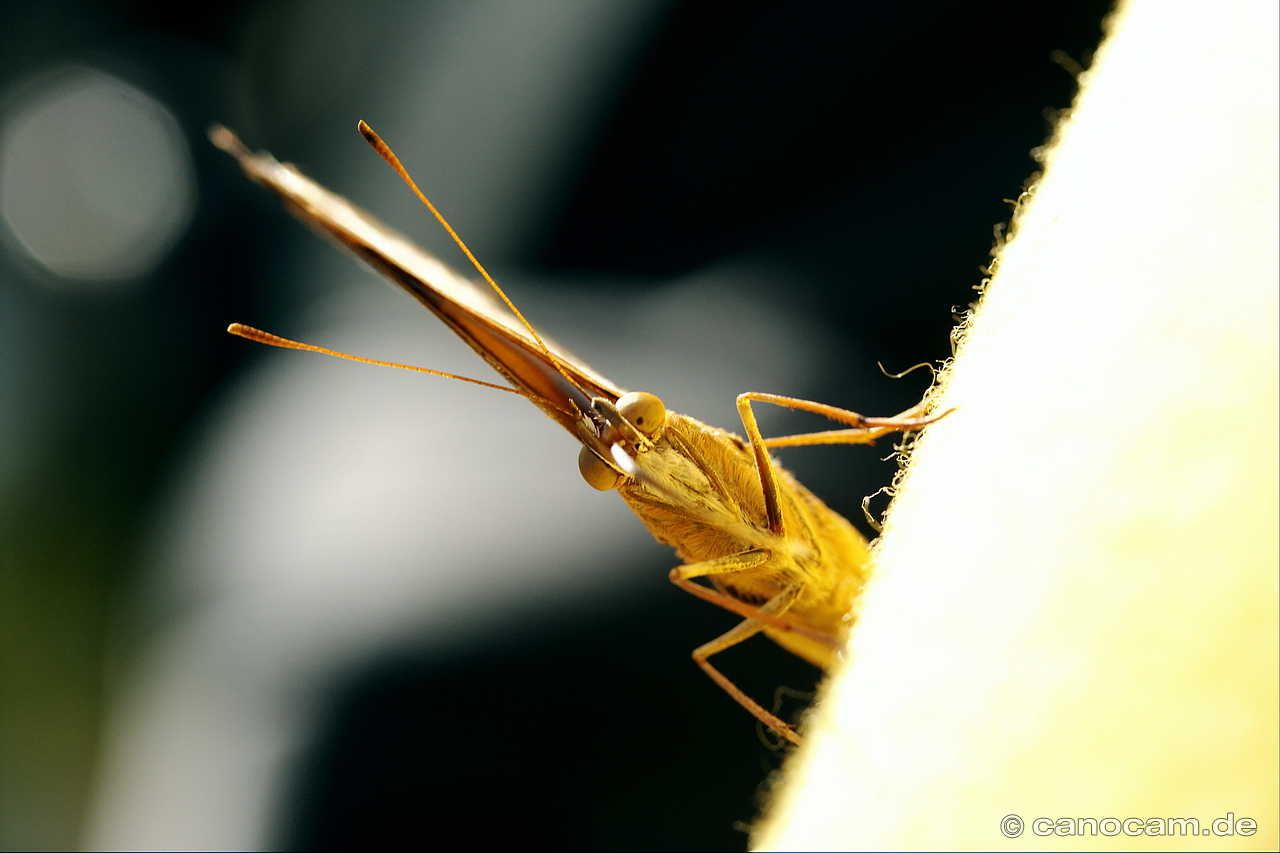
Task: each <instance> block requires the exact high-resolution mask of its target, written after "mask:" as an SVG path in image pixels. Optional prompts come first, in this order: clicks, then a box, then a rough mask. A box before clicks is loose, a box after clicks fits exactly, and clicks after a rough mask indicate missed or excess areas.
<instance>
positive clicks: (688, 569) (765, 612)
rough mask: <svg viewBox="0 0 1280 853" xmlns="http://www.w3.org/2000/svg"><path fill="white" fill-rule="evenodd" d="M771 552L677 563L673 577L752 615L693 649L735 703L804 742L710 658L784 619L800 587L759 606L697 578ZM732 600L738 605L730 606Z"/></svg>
mask: <svg viewBox="0 0 1280 853" xmlns="http://www.w3.org/2000/svg"><path fill="white" fill-rule="evenodd" d="M768 559H769V555H768V554H767V553H765V552H763V551H759V550H756V551H746V552H744V553H742V554H731V555H729V556H728V557H721V558H719V559H715V560H704V561H702V562H699V563H690V564H688V565H684V566H677V567H676V568H674V569H672V570H671V580H672V581H673V582H675V584H676V585H677V586H679V587H680V588H681V589H684V590H687V591H689V592H692V593H693V594H694V595H697V596H698V597H699V598H703V599H706V600H708V601H711V602H712V603H713V604H718V605H720V606H721V607H726V608H727V609H729V610H732V611H734V612H738V613H742V612H744V611H745V612H746V613H748V614H754V615H749V616H748V618H746V619H744V620H743V621H742V622H739V623H738V624H737V625H735V626H734V627H733V628H730V629H729V630H728V631H726V632H724V633H723V634H721V635H720V636H719V637H716V638H715V639H714V640H712V641H711V642H709V643H703V644H702V645H701V646H699V647H698V648H696V649H694V650H693V660H694V663H696V664H697V665H698V666H699V667H701V669H702V671H703V672H705V673H706V674H707V675H708V676H709V677H710V678H711V680H712V681H714V682H715V683H716V684H718V685H720V689H721V690H723V691H724V692H725V693H728V694H729V695H730V696H731V697H732V698H733V700H734V701H735V702H737V703H738V704H739V705H741V706H742V707H743V708H746V709H747V711H749V712H750V713H751V715H752V716H753V717H755V718H756V719H757V720H759V721H760V722H762V723H764V724H765V725H766V726H768V727H769V728H771V729H773V730H774V731H775V732H777V733H778V734H779V735H781V736H782V737H784V738H786V739H787V740H789V741H791V742H792V743H794V744H797V745H798V744H799V743H800V737H799V736H798V735H796V734H795V732H793V731H791V727H790V726H789V725H787V724H786V723H784V722H783V721H782V720H780V719H778V717H776V716H774V715H773V714H771V713H769V712H768V711H766V710H765V709H764V708H763V707H762V706H761V705H760V703H759V702H757V701H756V700H754V699H752V698H751V697H750V696H748V695H747V694H746V693H744V692H743V691H742V689H741V688H740V687H738V685H736V684H734V683H733V682H732V681H730V680H729V679H728V678H727V677H725V675H724V674H723V673H721V672H720V670H718V669H716V668H715V667H714V666H712V665H711V663H710V662H709V661H708V660H707V659H708V658H709V657H711V656H712V655H714V654H717V653H719V652H722V651H724V650H725V649H727V648H730V647H731V646H736V645H737V644H738V643H741V642H742V641H743V640H746V639H748V638H749V637H753V636H755V635H756V634H758V633H760V632H761V631H762V630H764V628H765V626H766V624H772V623H774V622H775V621H778V622H782V621H784V620H779V619H777V617H779V616H781V615H782V614H783V613H785V612H786V610H787V608H788V607H790V606H791V604H792V602H794V601H795V599H796V596H797V595H798V594H799V589H786V590H783V591H782V592H780V593H778V594H777V595H775V596H774V597H773V598H771V599H769V600H768V601H766V602H765V603H764V604H762V605H760V606H759V607H756V606H754V605H750V604H747V603H745V602H741V601H737V600H736V599H733V598H730V597H729V596H727V595H724V594H723V593H721V592H719V591H718V590H714V589H710V588H709V587H705V586H702V585H700V584H696V583H694V582H693V580H692V579H693V578H695V577H705V576H708V575H716V574H727V573H731V572H738V571H742V570H743V569H749V568H755V567H757V566H759V565H762V564H763V563H765V562H767V561H768ZM730 603H732V605H734V606H730Z"/></svg>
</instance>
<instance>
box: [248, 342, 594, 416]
mask: <svg viewBox="0 0 1280 853" xmlns="http://www.w3.org/2000/svg"><path fill="white" fill-rule="evenodd" d="M227 331H228V332H230V333H231V334H233V335H236V336H237V337H241V338H245V339H246V340H250V341H256V342H257V343H260V344H266V345H268V346H273V347H281V348H282V349H300V350H305V351H306V352H318V353H321V354H322V355H331V356H334V357H335V358H345V359H346V360H347V361H358V362H360V363H361V364H376V365H378V366H379V367H398V368H400V369H401V370H412V371H414V372H415V373H430V374H431V375H432V376H443V377H444V378H445V379H457V380H458V381H459V382H470V383H471V384H472V385H482V386H484V387H485V388H494V389H496V390H498V391H506V392H507V393H508V394H515V395H517V396H520V397H525V398H527V399H529V400H533V401H534V402H535V403H537V404H539V405H551V404H550V403H549V402H548V401H547V400H544V399H542V398H541V397H538V396H536V395H534V394H530V393H528V392H527V391H521V390H520V389H519V388H508V387H507V386H505V385H495V384H494V383H492V382H485V381H484V380H482V379H472V378H470V377H468V376H459V375H458V374H456V373H445V372H444V371H443V370H432V369H431V368H429V367H418V366H416V365H413V364H398V363H396V362H394V361H378V360H377V359H376V358H364V357H362V356H358V355H349V354H347V353H345V352H338V351H337V350H332V349H325V348H324V347H318V346H316V345H315V344H304V343H302V342H300V341H291V340H289V339H288V338H282V337H280V336H279V335H273V334H271V333H270V332H264V331H262V330H261V329H255V328H253V326H246V325H244V324H242V323H232V324H231V325H230V326H227ZM552 408H555V409H556V410H558V411H561V412H564V414H566V415H569V416H570V417H572V416H573V413H572V412H565V411H564V409H561V408H560V407H559V406H554V405H553V406H552Z"/></svg>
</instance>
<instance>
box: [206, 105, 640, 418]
mask: <svg viewBox="0 0 1280 853" xmlns="http://www.w3.org/2000/svg"><path fill="white" fill-rule="evenodd" d="M209 138H210V139H211V140H213V143H214V144H215V145H217V146H218V147H219V148H221V149H222V150H224V151H226V152H227V153H228V154H231V155H232V156H233V157H235V158H236V160H238V161H239V163H240V166H241V168H242V169H244V171H245V174H247V175H248V176H249V177H250V178H252V179H253V180H254V181H256V182H257V183H259V184H262V185H263V186H265V187H267V188H268V189H270V190H271V191H273V192H274V193H276V195H278V196H280V198H281V199H282V200H283V201H284V203H285V206H286V207H288V208H289V209H290V210H291V211H292V212H293V214H294V215H295V216H297V217H298V218H299V219H301V220H302V221H303V222H305V223H306V224H307V225H309V226H311V227H312V228H315V229H317V230H318V231H320V232H321V233H322V234H325V235H327V236H328V237H331V238H332V239H333V240H335V241H336V242H337V243H338V244H339V245H340V246H342V247H344V248H346V249H347V250H348V251H350V252H351V253H352V254H354V255H356V257H358V258H360V259H361V260H363V261H364V262H365V263H367V264H369V266H371V267H373V268H374V269H375V270H377V271H378V272H380V273H382V274H383V275H384V276H386V277H387V278H388V279H390V280H391V281H393V282H395V283H396V284H397V285H399V286H400V287H401V288H403V289H404V290H405V291H406V292H408V293H409V294H410V295H411V296H413V297H414V298H415V299H417V300H418V301H419V302H421V303H422V304H423V305H425V306H426V307H427V308H428V309H429V310H430V311H431V312H432V313H433V314H435V315H436V316H437V317H439V318H440V319H441V320H442V321H443V322H444V323H445V324H446V325H447V326H448V327H449V328H451V329H453V331H454V332H455V333H456V334H457V335H458V337H460V338H462V339H463V340H464V341H466V342H467V343H468V344H469V345H470V346H471V348H472V349H474V350H475V351H476V352H477V353H479V355H480V357H481V358H483V359H484V360H485V361H487V362H489V365H490V366H491V367H493V369H494V370H496V371H498V373H500V374H502V375H503V376H504V377H506V379H507V381H508V382H510V383H511V384H512V385H513V386H514V387H516V388H519V389H520V390H522V391H526V392H528V393H529V394H531V395H533V396H534V398H535V399H534V403H536V404H537V405H538V406H539V407H540V408H541V409H542V410H543V411H545V412H546V413H547V415H548V416H550V417H551V418H552V419H553V420H555V421H557V422H558V423H559V424H560V425H561V426H563V427H564V428H565V429H567V430H568V431H569V432H570V433H572V434H574V435H575V436H577V435H578V418H577V417H575V416H574V415H573V413H574V412H584V411H588V410H590V409H591V401H590V398H591V397H603V398H605V399H607V400H609V401H610V402H615V401H616V400H617V399H618V397H620V396H622V394H623V393H625V392H624V390H623V389H621V388H619V387H618V386H617V385H615V384H614V383H612V382H610V381H609V380H608V379H606V378H604V377H603V376H601V375H600V374H599V373H596V372H595V371H594V370H592V369H591V368H590V367H589V366H587V365H586V364H584V363H582V362H581V361H580V360H579V359H577V358H576V357H574V356H572V355H570V354H569V353H568V352H566V351H565V350H564V349H563V348H562V347H559V346H557V345H556V344H555V343H553V342H551V341H548V340H547V339H546V338H545V337H543V340H544V341H545V342H546V344H547V346H548V347H549V348H550V349H551V350H552V351H553V352H554V353H555V358H556V360H558V361H559V366H560V368H562V369H563V370H564V374H568V376H569V377H570V378H572V380H573V382H572V383H571V382H569V381H568V380H567V379H566V378H565V375H564V374H562V373H561V372H560V370H558V369H557V366H556V363H555V362H554V361H553V360H552V357H551V356H550V355H549V354H548V351H547V350H546V349H544V348H543V347H541V346H540V345H539V344H538V342H537V341H535V340H534V339H533V336H532V335H531V334H530V333H529V332H528V330H527V329H525V328H524V326H522V325H521V324H520V322H519V320H518V319H517V318H516V317H515V316H514V315H512V314H511V313H510V311H508V310H507V309H506V308H505V306H502V305H501V304H500V303H498V302H497V300H495V299H493V298H491V297H490V296H489V294H488V293H486V292H485V291H483V290H481V289H480V288H479V287H477V286H476V285H475V284H474V283H473V282H471V281H470V280H469V279H466V278H464V277H462V276H460V275H458V274H457V273H456V272H454V271H453V270H452V269H450V268H449V267H448V266H446V265H445V264H443V263H441V262H440V261H439V260H438V259H436V258H435V257H434V256H432V255H430V254H428V253H427V252H424V251H423V250H422V249H420V248H418V247H417V246H415V245H414V244H413V243H412V242H410V241H409V240H408V239H407V238H405V237H404V236H403V235H401V234H399V233H398V232H396V231H395V230H394V229H392V228H389V227H387V226H386V225H384V224H383V223H382V222H380V221H379V220H378V219H376V218H375V217H373V216H372V215H370V214H369V213H368V212H366V211H364V210H362V209H361V208H359V207H356V206H355V205H353V204H352V203H351V202H349V201H347V200H346V199H344V198H342V197H341V196H339V195H335V194H334V193H331V192H329V191H328V190H327V189H325V188H324V187H322V186H320V185H319V184H317V183H316V182H315V181H313V180H311V179H310V178H308V177H307V176H306V175H304V174H302V173H301V172H299V171H298V170H297V169H296V168H294V167H293V166H290V165H288V164H284V163H279V162H277V161H276V159H275V158H274V157H272V156H271V155H270V154H265V153H263V154H255V153H253V152H251V151H249V150H248V149H247V148H246V147H245V146H244V144H243V143H241V142H240V140H239V139H238V138H237V137H236V136H235V134H233V133H232V132H231V131H229V130H227V129H226V128H224V127H221V126H215V127H214V128H213V129H212V130H211V131H210V133H209Z"/></svg>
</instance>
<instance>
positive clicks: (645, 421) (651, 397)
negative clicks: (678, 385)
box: [617, 391, 667, 438]
mask: <svg viewBox="0 0 1280 853" xmlns="http://www.w3.org/2000/svg"><path fill="white" fill-rule="evenodd" d="M617 406H618V414H620V415H622V416H623V417H624V418H626V419H627V421H628V422H630V424H631V425H632V426H634V427H635V428H636V429H638V430H640V434H641V435H643V436H644V437H645V438H654V437H655V436H657V435H658V433H660V432H662V428H663V427H665V426H666V425H667V407H666V406H664V405H663V404H662V401H661V400H659V399H658V397H657V395H655V394H650V393H648V392H647V391H628V392H627V393H626V394H623V395H622V396H621V397H619V398H618V403H617Z"/></svg>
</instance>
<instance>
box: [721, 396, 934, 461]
mask: <svg viewBox="0 0 1280 853" xmlns="http://www.w3.org/2000/svg"><path fill="white" fill-rule="evenodd" d="M752 401H754V402H758V403H772V404H773V405H775V406H783V407H785V408H788V409H798V410H800V411H802V412H813V413H814V414H815V415H822V416H823V417H825V418H829V419H831V420H833V421H836V422H838V423H842V424H848V425H849V426H850V427H851V429H833V430H824V431H821V432H809V433H801V434H799V435H785V436H780V437H778V438H767V439H766V438H762V439H760V443H761V445H762V446H763V447H766V448H769V447H798V446H801V445H809V444H871V443H873V442H874V441H875V440H876V439H878V438H882V437H883V436H886V435H889V434H891V433H895V432H909V431H911V430H916V429H921V428H923V427H926V426H928V425H929V424H931V423H933V422H934V421H940V420H942V419H943V418H945V417H946V416H947V415H949V414H951V412H952V411H954V410H953V409H948V410H946V411H945V412H939V413H938V414H933V415H928V414H926V412H927V410H928V406H929V404H928V402H927V401H921V402H919V403H917V404H916V405H914V406H912V407H911V408H910V409H907V410H906V411H904V412H899V413H898V414H896V415H894V416H893V417H889V418H870V417H867V416H866V415H861V414H858V413H857V412H854V411H851V410H849V409H841V408H839V407H837V406H828V405H825V404H823V403H815V402H813V401H812V400H801V399H800V398H798V397H784V396H782V395H780V394H763V393H760V392H756V391H749V392H747V393H745V394H740V395H738V411H739V413H741V412H743V411H744V408H745V410H746V411H747V412H750V407H749V404H750V403H751V402H752ZM754 421H755V419H754V418H752V424H753V425H754ZM743 424H744V425H746V417H745V416H744V417H743ZM757 432H758V430H757ZM748 433H750V428H748ZM754 443H755V441H754V439H753V440H752V444H753V445H754ZM757 460H758V457H757Z"/></svg>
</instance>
